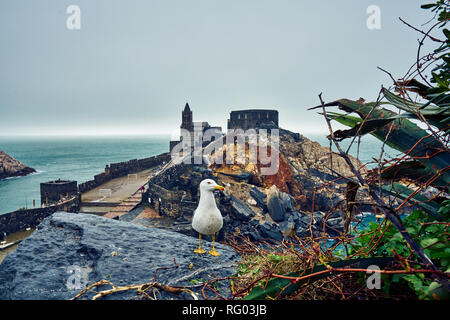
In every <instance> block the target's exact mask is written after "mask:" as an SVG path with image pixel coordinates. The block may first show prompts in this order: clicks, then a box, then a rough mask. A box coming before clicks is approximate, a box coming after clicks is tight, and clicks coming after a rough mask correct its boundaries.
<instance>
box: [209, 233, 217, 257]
mask: <svg viewBox="0 0 450 320" xmlns="http://www.w3.org/2000/svg"><path fill="white" fill-rule="evenodd" d="M212 238H213V247H212V249H211V251H209V254H210V255H212V256H215V257H218V256H220V253H218V252H217V251H216V249H214V240H215V238H216V235H215V234H213V236H212Z"/></svg>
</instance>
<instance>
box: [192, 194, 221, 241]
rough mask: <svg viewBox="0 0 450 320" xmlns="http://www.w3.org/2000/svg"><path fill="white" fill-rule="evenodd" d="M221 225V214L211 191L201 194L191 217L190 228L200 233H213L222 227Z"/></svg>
mask: <svg viewBox="0 0 450 320" xmlns="http://www.w3.org/2000/svg"><path fill="white" fill-rule="evenodd" d="M222 226H223V219H222V214H221V213H220V211H219V209H218V208H217V206H216V201H215V199H214V195H213V193H212V192H207V193H206V194H205V193H203V194H201V195H200V201H199V203H198V207H197V209H195V211H194V217H193V218H192V228H194V230H195V231H197V232H199V233H201V234H214V233H216V232H217V231H219V230H220V229H222Z"/></svg>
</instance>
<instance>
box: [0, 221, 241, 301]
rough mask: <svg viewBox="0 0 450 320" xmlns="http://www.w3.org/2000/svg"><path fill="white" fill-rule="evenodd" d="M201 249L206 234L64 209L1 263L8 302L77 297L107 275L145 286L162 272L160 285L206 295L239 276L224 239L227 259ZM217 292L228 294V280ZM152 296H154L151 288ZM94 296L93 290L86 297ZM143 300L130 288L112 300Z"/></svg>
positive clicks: (161, 295)
mask: <svg viewBox="0 0 450 320" xmlns="http://www.w3.org/2000/svg"><path fill="white" fill-rule="evenodd" d="M197 246H198V239H195V238H192V237H189V236H185V235H182V234H180V233H177V232H171V231H167V230H161V229H157V228H146V227H142V226H138V225H135V224H131V223H127V222H121V221H116V220H113V219H109V218H103V217H98V216H93V215H85V214H74V213H65V212H57V213H55V214H53V215H52V216H50V217H48V218H46V219H45V220H44V221H43V222H42V223H41V224H40V225H39V226H38V230H37V231H35V232H34V233H33V234H32V235H31V236H30V237H28V238H27V239H25V240H24V241H23V242H22V243H21V244H20V245H19V247H18V248H17V249H16V250H15V251H14V252H12V253H11V254H9V255H8V256H7V257H6V258H5V260H4V261H3V263H2V264H0V300H2V299H71V298H73V297H75V296H76V295H77V294H78V293H79V292H80V291H81V290H82V289H85V288H86V287H87V286H88V285H90V284H92V283H94V282H97V281H99V280H107V281H110V282H112V283H113V284H115V285H117V286H125V285H131V284H143V283H149V282H152V281H153V280H154V277H155V272H156V273H157V274H156V277H155V278H156V281H157V282H159V283H161V284H163V285H168V286H171V287H189V288H190V290H192V291H193V292H194V293H195V294H196V295H197V297H198V298H199V299H202V293H201V289H202V287H203V285H202V284H203V283H204V282H205V281H208V280H210V279H213V278H221V277H227V276H230V275H232V274H234V273H235V272H236V269H235V266H236V261H237V259H238V255H237V254H236V253H235V252H234V251H233V249H231V248H230V247H228V246H226V245H222V244H216V249H217V251H219V252H220V253H221V256H220V257H212V256H210V255H208V254H205V255H198V254H195V253H193V252H192V251H193V250H194V249H195V248H197ZM202 246H203V247H204V248H205V249H207V250H209V249H210V248H211V243H209V242H207V241H204V242H203V244H202ZM175 263H176V265H177V266H178V267H177V268H175V267H174V266H175ZM105 287H106V288H105ZM94 289H97V288H94ZM99 289H100V290H104V289H110V286H102V287H100V288H99ZM216 289H217V290H219V291H221V293H222V294H225V295H227V290H228V287H227V286H226V285H224V287H223V288H216ZM148 293H149V294H150V295H151V296H153V294H151V290H150V291H148ZM210 293H211V292H210ZM211 294H212V293H211ZM93 295H94V294H93V293H92V292H89V293H87V294H86V295H84V296H82V297H81V298H83V299H87V298H92V297H93ZM155 295H156V297H157V298H158V299H193V296H192V295H190V294H187V293H186V292H183V293H180V294H175V293H171V292H167V291H164V290H158V291H157V292H155ZM142 297H143V296H142V295H137V293H136V291H133V290H130V291H124V292H122V293H117V294H114V295H111V296H106V297H105V298H106V299H141V298H142Z"/></svg>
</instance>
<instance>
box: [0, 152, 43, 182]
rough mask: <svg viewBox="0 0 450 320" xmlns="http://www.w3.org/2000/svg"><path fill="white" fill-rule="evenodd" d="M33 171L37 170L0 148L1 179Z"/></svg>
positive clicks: (24, 174)
mask: <svg viewBox="0 0 450 320" xmlns="http://www.w3.org/2000/svg"><path fill="white" fill-rule="evenodd" d="M33 172H36V170H34V169H33V168H30V167H27V166H26V165H24V164H23V163H22V162H20V161H18V160H16V159H14V158H13V157H11V156H9V155H7V154H6V153H5V152H3V151H2V150H0V180H1V179H4V178H8V177H17V176H26V175H27V174H30V173H33Z"/></svg>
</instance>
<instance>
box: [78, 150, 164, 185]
mask: <svg viewBox="0 0 450 320" xmlns="http://www.w3.org/2000/svg"><path fill="white" fill-rule="evenodd" d="M168 161H170V153H169V152H166V153H162V154H159V155H157V156H153V157H149V158H144V159H133V160H129V161H125V162H118V163H111V164H109V165H106V167H105V171H104V172H102V173H100V174H97V175H95V176H94V179H93V180H89V181H86V182H83V183H80V184H79V185H78V192H80V193H84V192H87V191H89V190H92V189H94V188H97V187H98V186H100V185H102V184H104V183H105V182H108V181H110V180H112V179H115V178H120V177H123V176H126V175H127V174H131V173H136V172H139V171H142V170H145V169H149V168H152V167H155V166H158V165H160V164H163V163H166V162H168Z"/></svg>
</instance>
